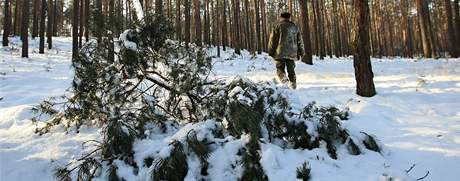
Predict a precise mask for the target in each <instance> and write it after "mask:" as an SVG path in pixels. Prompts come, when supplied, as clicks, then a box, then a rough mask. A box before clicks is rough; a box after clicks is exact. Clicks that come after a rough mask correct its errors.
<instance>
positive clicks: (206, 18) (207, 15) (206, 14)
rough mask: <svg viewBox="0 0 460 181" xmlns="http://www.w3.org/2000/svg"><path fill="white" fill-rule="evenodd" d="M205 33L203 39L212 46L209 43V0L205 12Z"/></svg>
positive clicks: (206, 1) (206, 2)
mask: <svg viewBox="0 0 460 181" xmlns="http://www.w3.org/2000/svg"><path fill="white" fill-rule="evenodd" d="M203 29H204V31H203V33H204V34H203V39H204V43H205V44H206V45H210V42H209V30H210V27H209V0H205V11H204V28H203Z"/></svg>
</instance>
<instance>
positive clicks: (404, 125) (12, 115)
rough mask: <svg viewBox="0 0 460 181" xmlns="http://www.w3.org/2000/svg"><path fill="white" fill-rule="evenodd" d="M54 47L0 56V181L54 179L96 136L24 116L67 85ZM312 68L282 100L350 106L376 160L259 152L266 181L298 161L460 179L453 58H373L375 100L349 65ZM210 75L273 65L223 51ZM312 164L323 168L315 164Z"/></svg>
mask: <svg viewBox="0 0 460 181" xmlns="http://www.w3.org/2000/svg"><path fill="white" fill-rule="evenodd" d="M13 42H19V41H17V39H16V40H15V41H13ZM54 46H55V48H54V49H53V50H51V51H48V52H47V53H46V54H44V55H39V54H38V53H37V52H38V47H37V41H36V40H32V41H31V50H30V51H31V53H30V58H29V59H23V58H19V57H20V48H19V47H20V46H19V45H13V46H12V47H9V48H1V49H0V180H1V181H13V180H14V181H21V180H24V181H27V180H36V181H38V180H52V177H53V168H55V167H56V166H57V165H62V164H65V163H67V162H68V161H69V160H71V159H75V158H78V157H79V156H80V155H81V152H82V144H81V143H82V142H84V141H87V140H89V139H95V138H97V137H98V135H99V134H98V130H95V129H91V128H86V129H83V131H82V132H80V133H79V134H74V133H70V134H65V133H64V132H63V131H57V132H56V133H53V134H47V135H44V136H38V135H35V134H34V129H35V125H34V124H33V123H32V122H31V120H30V118H31V116H32V113H31V112H30V108H31V107H32V106H34V105H36V104H37V103H39V102H40V101H41V100H44V99H45V98H47V97H50V96H59V95H62V94H63V93H64V92H65V90H66V89H67V88H69V87H70V86H71V81H72V78H73V73H72V69H71V65H70V56H71V39H70V38H55V39H54ZM215 53H216V52H215V49H211V50H210V54H211V55H215ZM314 63H315V65H314V66H309V65H305V64H303V63H301V62H297V67H296V71H297V80H298V89H297V90H290V89H288V88H287V86H282V85H280V87H281V89H282V91H283V92H284V93H285V94H286V95H287V96H288V98H289V101H290V102H291V103H292V104H293V105H294V106H295V107H298V108H302V107H304V106H305V105H307V104H308V103H310V102H312V101H316V102H317V103H318V104H319V105H337V106H339V107H348V108H349V110H350V112H351V117H350V120H347V121H344V122H343V123H342V124H344V125H345V126H346V127H347V128H349V129H354V130H351V131H357V132H359V131H365V132H367V133H370V134H372V135H375V136H376V137H377V138H378V141H379V143H381V144H382V145H383V152H382V154H378V153H375V152H371V151H367V152H365V153H364V154H363V155H359V156H351V155H346V154H342V153H339V159H337V160H332V159H329V158H327V155H325V156H324V157H323V155H324V152H323V151H318V150H289V151H286V150H283V149H281V148H280V147H278V146H276V145H273V144H263V145H262V159H261V164H262V166H263V168H264V170H265V171H266V173H267V175H268V176H269V178H270V180H275V181H277V180H295V177H296V175H295V169H296V167H298V166H299V165H301V164H302V163H303V162H304V161H305V160H308V161H310V165H311V166H312V179H313V180H334V181H336V180H382V179H384V178H385V176H384V175H388V176H391V177H395V178H400V179H402V180H406V179H408V180H411V179H417V178H420V177H422V176H424V175H425V174H426V172H427V171H429V175H428V176H427V177H426V178H425V179H424V180H434V181H454V180H458V178H460V172H458V168H460V59H438V60H432V59H402V58H388V59H386V58H384V59H372V66H373V70H374V74H375V79H374V80H375V85H376V88H377V92H378V94H377V95H376V96H374V97H372V98H363V97H359V96H357V95H356V94H355V81H354V70H353V61H352V58H326V59H325V60H319V59H317V58H316V57H315V59H314ZM213 74H214V75H213V76H215V77H219V78H226V79H232V78H234V77H235V76H242V77H247V78H249V79H251V80H253V81H272V80H273V77H274V75H275V66H274V64H273V62H271V59H270V58H269V57H268V56H267V55H259V56H257V57H252V56H251V55H249V53H248V52H243V55H242V56H235V55H233V53H232V50H230V51H228V52H224V53H223V56H222V58H214V68H213ZM139 144H140V145H142V143H139ZM145 146H147V145H143V146H139V145H138V146H135V149H139V148H142V147H145ZM153 146H155V145H153ZM216 154H217V155H214V156H213V155H211V157H210V159H215V160H224V159H226V158H225V152H220V153H219V152H216ZM219 155H221V156H222V157H219ZM318 155H319V156H320V157H322V159H317V158H318ZM413 164H415V166H414V168H413V169H412V170H411V171H410V172H409V173H408V174H406V173H405V170H407V169H409V168H410V167H411V166H412V165H413ZM118 174H119V175H122V176H123V175H124V176H125V177H124V178H125V179H126V180H138V179H139V178H136V179H130V178H129V175H130V174H132V173H128V171H126V170H120V173H118ZM211 174H212V175H211V176H210V178H211V179H212V178H216V179H219V180H222V179H224V178H225V175H219V174H218V172H216V174H213V173H211ZM189 180H193V179H189ZM224 180H225V179H224ZM228 180H231V179H228Z"/></svg>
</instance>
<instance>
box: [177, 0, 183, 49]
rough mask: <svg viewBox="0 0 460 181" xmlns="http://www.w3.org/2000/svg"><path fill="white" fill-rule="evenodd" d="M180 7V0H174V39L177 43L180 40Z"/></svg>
mask: <svg viewBox="0 0 460 181" xmlns="http://www.w3.org/2000/svg"><path fill="white" fill-rule="evenodd" d="M180 6H181V0H176V39H177V40H178V41H181V40H182V26H181V24H182V22H181V20H182V18H181V16H182V14H181V11H180Z"/></svg>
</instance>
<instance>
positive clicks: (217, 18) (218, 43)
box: [214, 1, 222, 57]
mask: <svg viewBox="0 0 460 181" xmlns="http://www.w3.org/2000/svg"><path fill="white" fill-rule="evenodd" d="M219 2H220V1H217V4H216V10H215V12H216V13H215V15H214V17H215V18H216V25H217V27H216V41H217V57H220V45H221V42H222V39H221V38H220V36H219V35H221V34H222V32H219V30H220V28H219V27H220V25H221V21H220V16H219V8H220V3H219Z"/></svg>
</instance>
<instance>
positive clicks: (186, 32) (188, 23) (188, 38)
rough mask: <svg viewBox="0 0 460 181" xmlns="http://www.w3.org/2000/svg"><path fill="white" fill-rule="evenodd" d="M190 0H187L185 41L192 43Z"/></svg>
mask: <svg viewBox="0 0 460 181" xmlns="http://www.w3.org/2000/svg"><path fill="white" fill-rule="evenodd" d="M190 21H191V19H190V0H185V28H184V30H185V42H187V43H190V31H191V28H190V23H191V22H190Z"/></svg>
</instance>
